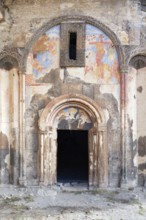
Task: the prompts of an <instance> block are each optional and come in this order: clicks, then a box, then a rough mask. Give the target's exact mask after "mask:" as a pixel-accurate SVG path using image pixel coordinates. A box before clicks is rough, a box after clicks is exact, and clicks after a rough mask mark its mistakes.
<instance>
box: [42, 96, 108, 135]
mask: <svg viewBox="0 0 146 220" xmlns="http://www.w3.org/2000/svg"><path fill="white" fill-rule="evenodd" d="M70 106H73V107H78V108H81V109H83V110H84V111H85V112H86V113H87V114H88V115H89V116H90V118H91V120H92V122H93V124H94V123H95V124H97V125H98V126H99V127H104V128H105V129H106V123H105V118H104V114H103V112H102V110H101V108H100V107H99V106H98V105H97V104H96V103H95V102H94V101H93V100H91V99H90V98H87V97H85V96H83V95H74V94H73V95H72V94H68V95H62V96H59V97H58V98H56V99H54V100H52V101H51V102H49V103H48V104H47V106H46V107H45V109H44V110H43V112H42V113H41V116H40V120H39V128H40V130H41V131H46V130H47V126H49V127H53V126H54V120H55V117H56V115H57V114H58V112H59V111H61V110H62V109H64V108H66V107H70Z"/></svg>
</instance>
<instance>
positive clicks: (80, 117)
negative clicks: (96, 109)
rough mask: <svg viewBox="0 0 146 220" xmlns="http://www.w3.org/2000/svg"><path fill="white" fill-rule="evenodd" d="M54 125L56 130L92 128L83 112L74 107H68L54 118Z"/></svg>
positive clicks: (89, 120)
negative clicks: (56, 127) (56, 126)
mask: <svg viewBox="0 0 146 220" xmlns="http://www.w3.org/2000/svg"><path fill="white" fill-rule="evenodd" d="M55 120H56V121H55V124H57V125H58V129H70V130H77V129H81V130H89V129H90V128H91V127H92V122H91V119H90V118H89V116H88V115H87V114H86V112H85V111H83V110H82V109H79V108H75V107H68V108H65V109H63V110H62V111H61V112H59V114H58V115H57V116H56V119H55Z"/></svg>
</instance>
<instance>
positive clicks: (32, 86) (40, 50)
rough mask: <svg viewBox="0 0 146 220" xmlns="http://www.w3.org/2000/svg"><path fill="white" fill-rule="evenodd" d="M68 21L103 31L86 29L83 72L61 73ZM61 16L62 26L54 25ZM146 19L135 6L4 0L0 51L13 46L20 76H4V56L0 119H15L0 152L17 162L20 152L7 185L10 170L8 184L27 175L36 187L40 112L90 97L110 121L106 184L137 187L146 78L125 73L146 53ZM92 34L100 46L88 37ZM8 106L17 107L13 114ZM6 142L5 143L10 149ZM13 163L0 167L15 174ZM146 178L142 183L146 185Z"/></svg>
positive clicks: (132, 0) (127, 1)
mask: <svg viewBox="0 0 146 220" xmlns="http://www.w3.org/2000/svg"><path fill="white" fill-rule="evenodd" d="M61 16H66V18H65V17H62V18H61ZM67 16H69V17H70V20H71V17H72V18H73V19H75V17H76V18H78V20H79V17H80V18H82V17H84V16H86V19H87V18H88V17H89V20H90V21H91V19H93V23H94V24H95V23H96V22H94V21H97V23H98V25H97V26H98V27H94V25H93V23H92V25H91V24H88V22H87V23H86V40H85V56H86V59H85V67H75V68H74V67H68V68H60V26H59V25H60V24H59V23H60V22H62V21H64V19H65V20H67ZM58 17H60V20H59V19H58V22H53V19H56V18H58ZM84 18H85V17H84ZM145 18H146V15H145V12H143V11H141V7H140V2H139V1H138V0H123V1H117V0H110V1H109V0H104V1H100V0H96V1H88V0H86V1H84V0H83V1H72V0H70V1H68V0H66V1H58V0H55V1H54V0H53V1H49V0H37V1H33V0H28V1H26V0H21V1H20V0H13V1H12V0H6V1H1V3H0V36H1V41H0V51H1V52H3V51H7V52H5V56H6V55H7V53H8V54H9V55H10V53H11V49H9V50H8V49H7V48H16V49H15V53H12V54H11V55H12V57H13V58H15V59H17V60H18V64H19V65H18V69H19V73H18V71H16V69H15V71H16V72H17V77H16V78H17V79H16V80H14V81H13V80H12V79H9V81H8V80H7V74H8V75H9V77H11V75H12V74H11V71H7V67H6V66H7V65H6V66H5V67H2V68H1V62H2V63H3V61H2V59H3V56H1V57H0V68H1V70H0V71H1V72H0V76H1V78H3V79H4V81H1V82H2V84H1V85H2V86H1V88H0V89H1V99H0V100H1V106H3V105H4V106H5V109H6V111H5V110H4V109H3V108H2V107H1V108H0V109H1V110H0V118H1V119H2V120H4V119H5V117H4V116H3V115H6V114H7V116H6V120H7V119H9V118H10V117H12V115H14V119H12V120H11V122H9V123H7V129H4V127H5V128H6V126H5V125H4V124H3V121H2V123H1V130H0V132H1V138H0V140H1V142H0V143H1V144H0V146H1V148H2V149H3V148H5V149H6V151H7V153H6V156H8V155H10V158H12V157H14V156H15V153H13V151H15V150H16V151H17V153H16V155H17V156H16V157H17V160H15V161H16V166H14V167H16V168H14V169H15V172H16V174H15V175H14V176H15V181H9V178H10V179H12V177H10V176H12V175H11V174H10V173H11V172H12V173H14V172H13V171H9V172H6V173H8V175H7V174H4V176H5V177H4V178H7V181H5V182H4V183H9V182H12V183H15V184H16V183H17V182H18V176H19V175H20V177H22V176H23V177H25V176H26V179H27V183H28V184H30V185H31V184H38V182H39V175H40V174H39V166H40V165H39V155H38V152H39V148H40V145H39V128H38V121H39V117H40V114H41V111H42V110H43V109H44V108H45V106H46V105H47V104H48V103H49V102H50V101H51V100H52V99H54V98H56V97H58V96H60V95H63V94H69V93H72V94H83V95H84V96H87V97H89V98H91V99H92V100H94V101H95V102H96V103H97V104H98V105H99V106H100V107H101V109H102V111H103V113H104V115H105V118H106V123H107V148H108V163H109V168H108V169H109V170H108V179H109V186H114V187H116V186H120V185H121V184H123V185H128V186H131V185H133V186H135V185H137V166H138V164H139V170H140V171H139V172H140V175H141V172H142V173H143V174H144V173H145V167H144V166H145V165H142V164H145V162H142V161H144V158H145V152H144V148H145V147H141V146H145V144H143V143H144V142H145V140H144V137H145V133H144V132H145V129H144V127H141V119H143V118H144V114H145V112H144V105H143V107H142V108H141V107H139V105H142V100H143V99H144V97H145V93H143V91H144V90H142V92H139V91H141V87H142V88H144V86H145V85H144V79H145V76H144V74H142V75H141V78H140V77H139V78H138V76H139V75H140V74H138V73H137V71H136V69H135V66H134V65H133V67H134V68H132V67H129V68H128V63H129V61H130V60H131V59H133V57H134V56H136V55H138V54H145V52H146V50H145V46H144V45H145V41H146V40H145V30H146V23H145ZM83 20H84V19H83ZM95 26H96V25H95ZM47 27H48V28H47ZM106 27H107V28H106ZM53 28H54V29H53ZM104 30H105V33H104ZM92 32H93V35H94V34H95V35H96V36H98V37H97V38H98V40H97V39H96V38H94V36H90V35H91V33H92ZM108 34H109V35H108ZM115 39H116V40H115ZM118 49H120V50H118ZM122 52H123V53H122ZM10 63H11V62H10ZM12 63H13V62H12ZM15 66H16V65H14V67H15ZM21 73H23V74H25V73H26V76H24V77H20V76H21ZM18 78H19V79H18ZM24 78H25V79H24ZM137 79H138V81H137V82H136V80H137ZM6 81H7V82H6ZM142 81H143V83H142ZM3 82H4V83H3ZM18 82H19V85H21V86H20V87H21V88H20V87H18ZM139 83H140V84H139ZM16 84H17V85H16ZM4 85H5V86H4ZM3 87H4V89H3ZM8 87H9V88H10V91H12V93H13V88H14V87H15V93H16V94H15V96H16V99H14V98H11V96H10V95H8V96H9V97H7V96H6V94H4V91H5V90H7V88H8ZM136 87H138V92H137V93H136ZM6 92H8V91H6ZM19 92H20V95H18V94H19ZM10 93H11V92H10ZM10 93H9V94H10ZM9 100H10V101H9ZM11 105H12V106H13V108H10V106H11ZM137 106H138V108H137ZM24 136H25V138H24ZM16 137H17V138H16ZM141 137H142V138H143V139H141ZM3 140H6V141H5V147H3V145H4V141H3ZM11 142H13V144H11ZM137 143H138V147H137ZM141 143H142V144H141ZM13 145H15V146H14V147H13ZM11 148H12V149H11ZM141 148H142V149H141ZM142 152H143V153H142ZM138 154H139V157H138ZM1 155H2V156H1V157H2V158H3V157H4V158H3V159H2V161H3V160H6V157H5V156H3V152H2V153H1ZM11 155H12V156H11ZM7 158H8V157H7ZM11 161H12V160H11V159H9V162H7V163H6V162H4V163H3V164H5V166H6V167H7V170H12V169H13V164H11ZM19 162H20V163H19ZM6 164H7V165H6ZM2 166H3V165H2ZM8 167H10V168H8ZM19 167H20V173H19ZM1 172H2V169H1ZM143 174H142V179H145V176H144V175H145V174H144V175H143ZM1 175H2V174H1ZM139 177H140V176H139ZM13 178H14V177H13ZM23 182H25V181H24V180H23ZM139 182H140V185H144V184H145V180H140V181H139ZM142 182H143V183H142ZM1 183H2V180H1Z"/></svg>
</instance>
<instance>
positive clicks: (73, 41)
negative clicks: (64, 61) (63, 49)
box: [69, 32, 77, 60]
mask: <svg viewBox="0 0 146 220" xmlns="http://www.w3.org/2000/svg"><path fill="white" fill-rule="evenodd" d="M76 56H77V33H76V32H72V33H69V59H70V60H76Z"/></svg>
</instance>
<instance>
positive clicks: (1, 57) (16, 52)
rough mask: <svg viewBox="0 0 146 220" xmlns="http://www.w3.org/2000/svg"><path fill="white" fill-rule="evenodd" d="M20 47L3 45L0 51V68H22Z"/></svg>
mask: <svg viewBox="0 0 146 220" xmlns="http://www.w3.org/2000/svg"><path fill="white" fill-rule="evenodd" d="M22 53H23V52H22V49H21V48H11V47H5V48H4V49H3V50H2V51H1V52H0V68H4V69H6V70H9V69H11V68H14V67H15V68H19V70H20V71H21V70H22V68H21V67H22V65H21V63H22V60H21V59H22Z"/></svg>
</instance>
